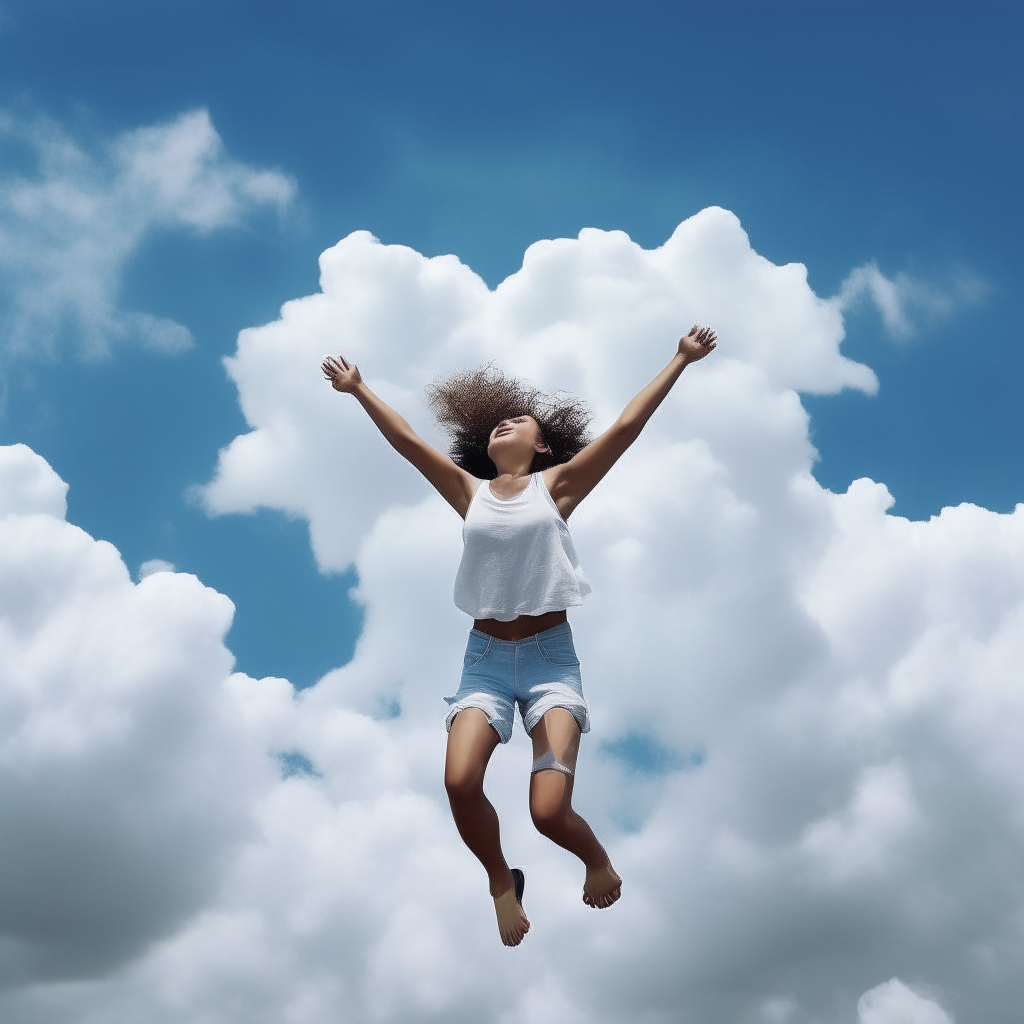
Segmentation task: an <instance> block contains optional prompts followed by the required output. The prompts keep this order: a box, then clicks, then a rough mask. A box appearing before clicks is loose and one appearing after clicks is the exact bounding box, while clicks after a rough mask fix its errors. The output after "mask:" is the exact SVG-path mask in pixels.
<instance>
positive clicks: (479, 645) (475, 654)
mask: <svg viewBox="0 0 1024 1024" xmlns="http://www.w3.org/2000/svg"><path fill="white" fill-rule="evenodd" d="M490 649H491V642H490V640H484V639H483V638H482V637H479V636H473V635H472V634H470V637H469V642H468V643H467V644H466V657H465V658H464V659H463V661H462V671H463V672H465V671H466V669H467V668H472V667H473V666H474V665H479V664H480V662H481V661H483V660H484V658H485V657H486V656H487V652H488V651H489V650H490Z"/></svg>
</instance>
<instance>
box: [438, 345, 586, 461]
mask: <svg viewBox="0 0 1024 1024" xmlns="http://www.w3.org/2000/svg"><path fill="white" fill-rule="evenodd" d="M427 403H428V405H429V406H430V411H431V412H432V413H433V414H434V418H435V419H436V420H437V422H438V423H439V424H440V426H441V427H443V428H444V430H446V431H447V433H448V435H449V436H450V437H451V447H450V448H449V449H448V454H449V455H450V456H451V457H452V461H453V462H455V464H456V465H457V466H460V467H461V468H462V469H464V470H465V471H466V472H467V473H470V474H472V475H473V476H475V477H477V478H478V479H481V480H493V479H494V478H495V477H496V476H497V475H498V471H497V469H496V467H495V465H494V463H493V462H491V460H490V459H489V458H488V457H487V444H488V442H489V440H490V436H491V431H492V430H493V429H494V428H495V427H496V426H497V425H498V424H499V423H500V422H501V421H502V420H506V419H512V418H513V417H515V416H532V417H533V418H534V419H535V420H536V421H537V423H538V424H539V426H540V430H541V436H542V437H543V439H544V443H545V444H546V445H547V446H548V451H546V452H537V454H536V455H535V456H534V458H533V463H532V464H531V466H530V472H531V473H539V472H540V471H541V470H543V469H547V468H548V467H549V466H559V465H561V464H562V463H563V462H568V461H569V460H570V459H571V458H572V457H573V456H574V455H575V454H576V453H577V452H579V451H580V450H582V449H583V448H584V447H586V445H587V444H588V443H589V442H590V435H589V434H588V432H587V427H588V425H589V423H590V420H591V416H592V414H591V412H590V409H589V408H587V406H586V404H585V403H584V402H583V401H582V400H581V399H579V398H576V397H575V396H573V395H570V394H567V393H566V392H564V391H556V392H554V393H553V394H545V393H544V392H543V391H539V390H538V389H537V388H535V387H533V386H532V385H530V384H526V383H524V382H522V381H520V380H517V379H516V378H515V377H509V376H508V375H507V374H505V373H503V372H502V371H501V370H499V369H498V368H497V367H495V366H493V365H492V364H490V363H488V364H487V365H486V366H481V367H479V368H478V369H476V370H465V371H463V372H462V373H456V374H453V375H452V376H451V377H444V378H438V379H437V380H435V381H434V382H433V383H432V384H430V385H429V386H428V387H427Z"/></svg>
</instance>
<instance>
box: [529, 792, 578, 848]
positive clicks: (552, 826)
mask: <svg viewBox="0 0 1024 1024" xmlns="http://www.w3.org/2000/svg"><path fill="white" fill-rule="evenodd" d="M550 788H551V789H552V792H543V791H542V792H534V793H533V794H531V796H530V817H531V818H532V819H533V824H534V827H535V828H536V829H537V831H538V832H540V834H541V835H545V836H546V835H548V834H549V833H551V832H558V831H559V830H560V829H562V828H563V827H564V826H565V823H566V822H567V821H568V819H569V815H570V814H572V807H571V806H570V805H569V801H568V800H566V799H565V792H564V789H563V790H562V791H561V792H554V790H556V789H558V787H554V786H552V787H550Z"/></svg>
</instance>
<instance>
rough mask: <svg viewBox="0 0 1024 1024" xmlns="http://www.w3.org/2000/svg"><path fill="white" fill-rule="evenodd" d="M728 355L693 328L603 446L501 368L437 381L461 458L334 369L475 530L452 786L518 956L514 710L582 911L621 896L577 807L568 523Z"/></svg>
mask: <svg viewBox="0 0 1024 1024" xmlns="http://www.w3.org/2000/svg"><path fill="white" fill-rule="evenodd" d="M714 347H715V334H714V331H712V330H711V329H710V328H707V327H704V328H698V327H693V328H691V330H690V333H689V334H687V335H686V336H685V337H683V338H680V339H679V345H678V348H677V350H676V354H675V355H674V356H673V357H672V360H671V362H669V364H668V366H666V367H665V369H664V370H662V371H661V373H659V374H658V376H657V377H655V378H654V380H652V381H651V383H650V384H648V385H647V387H645V388H644V389H643V391H641V392H640V394H638V395H637V396H636V398H634V399H633V400H632V401H631V402H630V403H629V404H628V405H627V406H626V408H625V409H623V411H622V415H620V416H619V418H618V419H617V420H616V421H615V423H613V424H612V426H610V427H609V428H608V429H607V430H606V431H605V432H604V433H603V434H601V435H600V436H599V437H597V438H595V439H594V440H592V441H588V438H587V433H586V429H587V424H588V422H589V419H590V415H589V413H588V412H587V410H586V407H585V406H584V405H583V404H582V403H581V402H580V401H579V400H578V399H574V398H570V397H566V396H564V395H554V396H548V395H543V394H541V393H540V392H539V391H536V390H534V389H531V388H528V387H526V386H524V385H523V384H521V383H520V382H519V381H517V380H515V379H513V378H510V377H506V376H505V375H504V374H502V373H500V372H499V371H497V370H495V369H493V368H491V367H485V368H483V369H480V370H475V371H472V372H469V373H463V374H459V375H457V376H455V377H452V378H450V379H448V380H445V381H441V382H439V383H436V384H434V385H432V386H431V387H430V389H429V398H430V405H431V408H432V410H433V412H434V414H435V416H436V417H437V419H438V422H439V423H440V424H441V425H442V426H443V427H445V428H446V429H447V430H448V431H449V433H450V434H451V437H452V445H451V449H450V451H451V455H450V457H449V456H448V455H442V454H441V453H440V452H439V451H437V450H436V449H434V448H433V447H431V446H430V445H429V444H427V443H426V442H425V441H424V440H423V439H422V438H421V437H419V436H418V435H417V434H416V432H415V431H414V430H413V429H412V427H410V426H409V424H408V423H406V421H405V420H404V419H403V418H402V417H401V416H399V415H398V413H397V412H395V410H394V409H392V408H391V407H390V406H389V405H387V404H386V403H385V402H383V401H381V399H380V398H378V397H377V396H376V395H375V394H374V393H373V392H372V391H371V390H370V389H369V388H368V387H367V386H366V385H365V384H364V383H363V380H362V377H361V376H360V374H359V369H358V367H356V366H355V365H353V364H352V363H349V362H347V361H346V360H345V358H344V357H343V356H328V357H327V358H326V359H325V360H324V362H323V365H322V367H321V368H322V370H323V373H324V376H325V377H326V379H327V380H329V381H330V383H331V386H332V387H333V388H334V389H335V390H336V391H342V392H346V393H348V394H351V395H353V396H354V397H355V398H356V399H357V401H358V402H359V404H360V405H362V407H363V408H364V409H365V410H366V412H367V413H368V414H369V416H370V418H371V419H372V420H373V422H374V423H375V424H376V425H377V427H378V428H379V430H380V432H381V433H382V434H383V435H384V437H385V438H386V439H387V440H388V441H389V442H390V444H391V445H392V447H394V448H395V450H396V451H398V453H399V454H400V455H402V456H404V457H405V458H406V459H408V460H409V462H411V463H412V464H413V465H414V466H415V467H416V468H417V469H418V470H419V471H420V472H421V473H422V474H423V475H424V476H425V477H426V478H427V480H429V481H430V483H431V484H432V485H433V486H434V487H435V488H436V490H437V491H438V493H439V494H440V495H441V497H442V498H444V499H445V501H447V502H448V504H449V505H451V506H452V508H454V509H455V511H456V512H458V513H459V515H460V516H461V517H462V518H463V520H465V525H464V527H463V531H462V536H463V541H464V543H465V547H464V550H463V554H462V562H461V564H460V565H459V571H458V575H457V576H456V579H455V603H456V605H457V606H458V607H459V608H460V609H461V610H462V611H464V612H466V613H467V614H468V615H470V616H471V617H472V618H473V620H474V621H473V629H472V630H471V631H470V634H469V644H468V646H467V648H466V658H465V662H464V665H463V671H462V681H461V684H460V686H459V689H458V692H457V693H456V694H455V696H454V697H446V698H445V699H446V700H447V701H448V703H449V705H450V707H449V709H448V717H447V721H446V726H447V728H448V750H447V754H446V757H445V767H444V783H445V788H446V790H447V791H448V800H449V802H450V804H451V809H452V815H453V817H454V818H455V824H456V826H457V827H458V829H459V834H460V835H461V836H462V838H463V841H464V842H465V843H466V845H467V846H468V847H469V849H470V850H471V851H472V853H473V854H474V855H475V856H476V858H477V859H478V860H479V861H480V863H481V864H482V865H483V866H484V869H485V870H486V871H487V878H488V881H489V883H490V891H491V896H492V898H493V899H494V909H495V912H496V913H497V917H498V931H499V933H500V934H501V941H502V942H503V943H505V945H506V946H518V945H519V943H520V942H522V940H523V937H524V936H525V935H526V933H527V932H528V931H529V930H530V922H529V921H528V920H527V917H526V913H525V912H524V910H523V906H522V899H523V887H524V884H525V878H524V875H523V872H522V871H521V870H520V869H519V868H509V866H508V863H507V862H506V860H505V857H504V854H503V853H502V850H501V841H500V837H499V828H498V816H497V814H496V813H495V811H494V807H493V806H492V805H491V803H490V801H489V800H488V799H487V797H486V796H484V788H483V784H484V773H485V772H486V770H487V764H488V762H489V761H490V758H491V754H493V753H494V749H495V747H497V745H498V743H507V742H508V741H509V738H510V737H511V735H512V721H513V714H514V710H515V705H516V704H518V705H519V713H520V715H521V717H522V720H523V726H524V727H525V729H526V732H527V734H528V735H529V736H530V738H531V740H532V741H533V758H534V760H533V769H532V773H531V776H530V814H531V816H532V818H533V822H534V824H535V825H536V826H537V829H538V830H539V831H540V832H541V833H542V834H543V835H545V836H547V837H548V838H549V839H551V840H552V841H554V842H555V843H557V844H558V845H559V846H561V847H562V848H563V849H566V850H568V851H569V852H570V853H574V854H575V855H576V856H577V857H579V859H580V860H581V861H583V864H584V866H585V867H586V878H585V880H584V882H583V902H584V903H586V904H587V905H588V906H591V907H596V908H604V907H610V906H611V905H612V904H613V903H614V902H615V901H616V900H617V899H618V898H619V896H620V894H621V887H622V879H621V878H619V876H618V875H617V874H616V873H615V869H614V868H613V867H612V863H611V861H610V860H609V858H608V854H607V853H606V852H605V849H604V847H603V846H602V845H601V844H600V843H599V842H598V841H597V838H596V836H595V835H594V833H593V832H592V831H591V829H590V826H589V825H588V824H587V823H586V822H585V821H584V820H583V818H581V817H580V816H579V815H578V814H577V813H576V812H575V811H574V810H573V808H572V790H573V781H574V775H575V771H576V757H577V754H578V752H579V743H580V735H581V734H582V733H585V732H589V730H590V716H589V712H588V708H587V702H586V700H585V699H584V696H583V685H582V682H581V677H580V663H579V660H578V659H577V657H576V652H575V650H574V648H573V642H572V631H571V629H570V628H569V623H568V622H567V621H566V609H567V608H572V607H575V606H576V605H580V604H582V603H583V599H584V598H585V597H586V596H587V594H588V593H590V584H589V583H588V582H587V579H586V577H585V576H584V575H583V571H582V569H581V568H580V562H579V558H578V557H577V555H576V548H575V546H574V544H573V540H572V536H571V535H570V533H569V527H568V525H567V524H566V520H567V519H568V518H569V516H570V515H572V513H573V511H574V510H575V509H576V507H577V506H578V505H579V503H580V502H581V501H582V500H583V499H584V498H585V497H586V496H587V495H588V494H589V493H590V492H591V491H592V490H593V489H594V488H595V487H596V486H597V484H598V483H599V481H600V480H601V479H602V478H603V477H604V475H605V474H606V473H607V472H608V470H609V469H611V468H612V466H613V465H614V464H615V462H616V461H617V460H618V458H619V456H620V455H622V453H623V452H624V451H625V450H626V449H627V448H628V447H629V446H630V445H631V444H632V443H633V442H634V441H635V440H636V439H637V437H638V436H639V435H640V431H641V430H643V428H644V425H645V424H646V423H647V421H648V420H649V419H650V418H651V415H652V414H653V413H654V410H655V409H657V408H658V406H659V405H661V403H662V402H663V401H664V399H665V396H666V395H667V394H668V393H669V391H670V390H671V389H672V386H673V385H674V384H675V382H676V381H677V380H678V379H679V375H680V374H681V373H682V372H683V370H684V369H686V366H687V365H688V364H689V363H693V362H696V361H697V360H698V359H703V358H704V356H706V355H707V354H708V353H709V352H710V351H711V350H712V349H713V348H714Z"/></svg>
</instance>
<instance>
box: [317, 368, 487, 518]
mask: <svg viewBox="0 0 1024 1024" xmlns="http://www.w3.org/2000/svg"><path fill="white" fill-rule="evenodd" d="M320 369H321V370H323V373H324V377H325V378H326V379H327V380H329V381H330V382H331V387H332V388H334V390H335V391H341V392H342V393H344V394H349V395H352V396H353V397H354V398H355V399H356V401H358V402H359V404H360V405H361V406H362V407H363V408H364V409H365V410H366V412H367V415H369V417H370V419H371V420H373V422H374V423H375V424H376V425H377V429H378V430H379V431H380V432H381V433H382V434H383V435H384V437H385V439H386V440H387V441H388V443H389V444H390V445H391V447H392V448H394V449H395V451H396V452H398V454H399V455H401V456H403V458H406V459H408V460H409V462H411V463H412V464H413V465H414V466H415V467H416V468H417V469H418V470H419V471H420V472H421V473H422V474H423V475H424V476H425V477H426V478H427V480H429V481H430V483H431V484H432V485H433V487H434V488H435V490H436V491H437V493H438V494H440V495H441V497H442V498H444V500H445V501H447V502H448V504H449V505H451V507H452V508H453V509H455V511H456V512H458V513H459V515H460V516H462V518H463V519H465V518H466V512H467V511H468V510H469V503H470V502H471V501H472V500H473V494H474V492H475V490H476V486H477V481H476V480H475V479H474V478H473V477H472V476H470V475H469V473H467V472H466V471H465V470H464V469H460V468H459V467H458V466H456V465H455V463H454V462H452V460H451V459H450V458H448V456H447V455H443V454H442V453H441V452H439V451H438V450H437V449H436V448H434V447H432V446H431V445H429V444H427V442H426V441H424V440H423V438H422V437H420V436H419V434H417V433H416V431H415V430H413V429H412V427H410V426H409V424H408V423H407V422H406V421H405V419H403V417H401V416H399V415H398V413H397V412H395V410H394V409H392V408H391V406H390V405H388V404H387V402H385V401H382V400H381V399H380V398H378V397H377V395H375V394H374V393H373V392H372V391H371V390H370V389H369V388H368V387H367V386H366V385H365V384H364V383H363V378H362V376H361V375H360V373H359V367H357V366H356V365H355V364H354V363H350V362H348V361H347V360H346V359H345V357H344V356H327V357H326V358H325V359H324V361H323V364H322V365H321V367H320Z"/></svg>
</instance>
